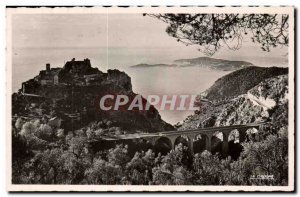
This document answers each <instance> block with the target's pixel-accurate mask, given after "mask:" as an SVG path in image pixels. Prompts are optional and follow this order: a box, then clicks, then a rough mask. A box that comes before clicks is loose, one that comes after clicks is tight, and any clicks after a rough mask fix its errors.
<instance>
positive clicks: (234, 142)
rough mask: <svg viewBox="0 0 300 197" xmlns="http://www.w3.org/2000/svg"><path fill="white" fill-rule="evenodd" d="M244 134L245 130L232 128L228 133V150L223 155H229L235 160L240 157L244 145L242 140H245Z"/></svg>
mask: <svg viewBox="0 0 300 197" xmlns="http://www.w3.org/2000/svg"><path fill="white" fill-rule="evenodd" d="M243 134H244V130H237V129H234V130H231V131H230V132H229V133H228V142H227V143H228V146H227V152H224V154H223V156H227V155H229V156H231V158H232V159H234V160H236V159H238V158H239V156H240V154H241V152H242V151H243V147H242V145H241V142H243V141H244V137H243V136H244V135H243ZM223 143H225V142H223Z"/></svg>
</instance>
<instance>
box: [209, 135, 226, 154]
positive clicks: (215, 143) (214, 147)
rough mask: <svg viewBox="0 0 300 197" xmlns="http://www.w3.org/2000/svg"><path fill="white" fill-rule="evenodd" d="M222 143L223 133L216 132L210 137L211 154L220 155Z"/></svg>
mask: <svg viewBox="0 0 300 197" xmlns="http://www.w3.org/2000/svg"><path fill="white" fill-rule="evenodd" d="M223 142H224V133H223V132H222V131H216V132H214V133H213V135H212V137H211V152H212V153H213V154H215V153H220V154H221V153H222V150H223Z"/></svg>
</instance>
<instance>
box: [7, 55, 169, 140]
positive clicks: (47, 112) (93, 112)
mask: <svg viewBox="0 0 300 197" xmlns="http://www.w3.org/2000/svg"><path fill="white" fill-rule="evenodd" d="M107 94H110V95H118V94H122V95H128V96H129V97H134V96H135V95H136V94H135V93H134V92H133V91H132V85H131V79H130V77H129V76H128V75H127V74H126V73H124V72H121V71H119V70H108V71H107V73H104V72H101V71H100V70H98V68H94V67H92V66H91V63H90V60H89V59H85V60H83V61H77V60H75V59H73V60H71V61H68V62H67V63H66V64H65V65H64V67H63V68H51V67H50V64H47V65H46V69H45V70H42V71H40V73H39V75H37V76H36V77H34V78H33V79H30V80H28V81H26V82H24V83H23V84H22V88H21V89H20V90H19V92H18V93H14V94H13V95H12V101H13V105H12V106H13V107H12V114H13V115H14V116H16V117H23V118H25V119H43V121H45V122H49V121H50V120H55V119H59V120H60V122H61V127H62V128H63V129H64V130H65V132H68V131H74V130H76V129H80V128H83V127H86V126H88V125H91V124H92V125H93V127H94V129H101V133H102V134H111V135H114V134H115V133H117V134H124V133H135V132H139V131H140V132H157V131H165V130H171V129H173V127H172V126H171V125H170V124H168V123H166V122H165V121H163V120H162V119H161V117H160V115H159V113H158V111H157V110H156V109H155V108H154V107H153V106H151V107H150V110H144V111H142V110H141V111H140V110H132V111H128V110H109V111H102V110H101V109H100V107H99V100H100V98H101V97H102V96H104V95H107ZM143 102H145V99H144V98H143Z"/></svg>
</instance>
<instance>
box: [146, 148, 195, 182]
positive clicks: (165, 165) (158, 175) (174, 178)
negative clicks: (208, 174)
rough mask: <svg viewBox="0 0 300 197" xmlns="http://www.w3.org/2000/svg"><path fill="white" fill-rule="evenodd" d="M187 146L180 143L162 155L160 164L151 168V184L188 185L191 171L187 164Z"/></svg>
mask: <svg viewBox="0 0 300 197" xmlns="http://www.w3.org/2000/svg"><path fill="white" fill-rule="evenodd" d="M186 156H187V148H186V147H184V146H183V145H182V144H181V143H180V144H179V145H178V146H176V147H175V150H171V152H170V153H168V155H166V156H164V157H163V158H162V160H161V164H160V165H159V166H157V167H154V168H153V169H152V173H153V184H156V185H188V184H190V180H191V176H192V175H191V173H190V171H189V170H188V166H187V159H186Z"/></svg>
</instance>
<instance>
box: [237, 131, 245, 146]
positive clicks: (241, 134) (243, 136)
mask: <svg viewBox="0 0 300 197" xmlns="http://www.w3.org/2000/svg"><path fill="white" fill-rule="evenodd" d="M238 131H239V143H242V142H245V141H246V136H247V129H239V130H238Z"/></svg>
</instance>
